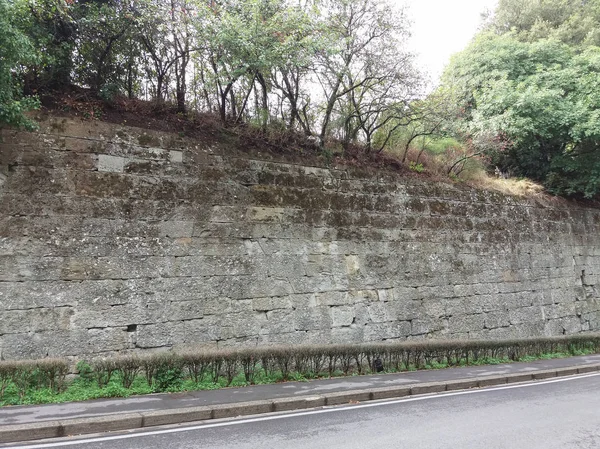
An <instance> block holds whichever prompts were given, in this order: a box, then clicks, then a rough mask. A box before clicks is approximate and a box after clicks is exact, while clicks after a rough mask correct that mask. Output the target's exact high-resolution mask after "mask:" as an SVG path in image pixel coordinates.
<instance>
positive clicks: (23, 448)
mask: <svg viewBox="0 0 600 449" xmlns="http://www.w3.org/2000/svg"><path fill="white" fill-rule="evenodd" d="M595 376H600V373H592V374H583V375H574V376H567V377H561V378H554V379H549V380H539V381H532V382H530V383H523V384H515V385H505V386H499V387H486V388H481V389H476V390H462V391H455V392H452V393H433V394H428V395H421V396H415V397H408V398H402V399H392V400H383V401H376V402H375V401H374V402H368V403H365V404H357V405H348V406H339V405H338V406H332V408H323V409H318V410H308V411H305V412H296V413H289V414H284V415H268V416H259V417H255V418H246V419H235V420H233V421H222V422H216V423H210V424H200V425H196V426H191V427H179V428H175V429H163V430H152V431H148V432H136V433H132V434H126V435H113V436H105V437H94V438H81V439H77V440H72V441H58V442H55V443H41V444H32V445H28V446H14V447H15V449H43V448H53V447H67V446H74V445H77V444H86V443H100V442H105V441H115V440H126V439H130V438H140V437H147V436H153V435H165V434H170V433H180V432H190V431H194V430H200V429H212V428H215V427H227V426H237V425H240V424H249V423H256V422H261V421H274V420H277V419H287V418H295V417H298V416H307V415H319V414H322V413H339V412H346V411H352V410H357V409H361V408H370V407H382V406H386V405H394V404H401V403H404V402H416V401H427V400H431V399H442V398H446V397H450V396H462V395H466V394H477V393H488V392H491V391H500V390H511V389H513V388H528V387H536V386H539V385H546V384H552V383H558V382H568V381H571V380H578V379H585V378H587V377H595ZM134 430H135V429H134Z"/></svg>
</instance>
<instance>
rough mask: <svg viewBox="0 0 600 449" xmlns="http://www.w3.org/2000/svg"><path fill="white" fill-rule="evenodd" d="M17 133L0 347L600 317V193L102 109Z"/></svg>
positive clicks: (2, 271)
mask: <svg viewBox="0 0 600 449" xmlns="http://www.w3.org/2000/svg"><path fill="white" fill-rule="evenodd" d="M2 139H3V142H2V144H0V145H1V146H2V147H1V148H2V149H1V151H0V167H4V168H6V169H4V168H3V169H2V170H0V173H1V175H0V356H1V357H2V358H6V359H12V358H23V357H43V356H67V357H75V356H82V355H98V354H107V353H114V352H128V351H137V350H145V349H156V348H171V347H176V346H182V345H198V344H202V345H212V346H221V345H262V344H279V343H339V342H344V343H353V342H365V341H381V340H404V339H411V338H445V339H450V338H507V337H511V338H512V337H530V336H538V335H559V334H573V333H578V332H583V331H590V330H593V331H596V330H600V322H599V318H600V305H599V304H598V300H599V294H598V285H599V280H600V232H599V227H600V211H598V210H596V209H591V208H584V207H581V206H578V205H575V204H559V203H556V204H554V205H541V204H538V203H535V202H534V201H531V200H527V199H519V198H515V197H510V196H506V195H502V194H499V193H495V192H486V191H480V190H475V189H469V188H466V187H461V186H453V185H451V184H443V183H431V182H430V183H427V182H422V181H418V180H414V179H402V178H400V177H398V176H397V175H395V174H393V173H388V172H385V171H381V172H377V173H373V172H369V171H367V170H362V169H358V168H352V167H333V168H330V169H328V168H322V167H312V166H302V165H298V164H292V163H289V162H286V161H283V160H267V159H266V158H265V160H258V159H256V158H251V157H250V156H248V155H245V154H242V153H236V152H235V151H233V150H231V149H226V148H225V149H224V148H222V147H220V146H218V145H212V144H208V143H205V142H198V141H190V140H186V139H184V138H180V137H178V136H175V135H171V134H166V133H159V132H153V131H143V130H139V129H134V128H127V127H124V126H115V125H108V124H104V123H95V122H78V121H74V120H63V119H51V120H49V121H48V122H45V123H44V124H43V125H42V128H41V130H40V132H39V133H27V132H19V131H9V130H3V131H2Z"/></svg>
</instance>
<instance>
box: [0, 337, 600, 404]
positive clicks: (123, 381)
mask: <svg viewBox="0 0 600 449" xmlns="http://www.w3.org/2000/svg"><path fill="white" fill-rule="evenodd" d="M598 352H600V334H581V335H573V336H561V337H546V338H532V339H514V340H491V341H489V340H486V341H482V340H450V341H438V340H418V341H403V342H382V343H368V344H360V345H310V346H309V345H298V346H269V347H262V348H243V349H201V348H200V349H188V350H183V351H168V352H160V353H152V354H142V355H127V356H118V357H113V358H97V359H92V360H87V361H86V360H81V361H80V362H79V363H77V375H78V378H79V379H81V380H82V381H85V382H88V383H93V384H95V385H97V386H98V387H99V388H105V387H106V386H107V385H108V384H109V382H111V380H112V381H113V382H114V381H116V380H118V382H119V383H120V385H121V386H122V387H123V388H125V389H128V388H130V387H131V386H132V384H133V382H134V381H135V380H136V379H137V378H139V377H140V376H143V378H144V379H145V382H146V383H147V385H148V387H149V388H150V389H151V391H167V390H171V391H173V390H174V389H175V390H176V389H177V388H178V387H179V386H181V385H182V384H183V382H184V381H191V382H193V383H194V384H200V383H202V382H212V383H214V384H217V383H220V384H221V385H230V384H231V383H232V382H233V380H234V379H235V378H242V379H243V380H244V382H245V383H248V384H252V383H254V382H255V379H256V378H257V376H258V375H259V374H260V375H261V376H263V377H271V378H272V377H273V376H278V377H277V378H278V379H281V380H289V379H290V378H292V377H293V378H314V377H318V376H334V375H352V374H368V373H371V372H373V371H376V370H377V369H376V368H379V370H381V369H383V370H384V371H388V372H394V371H404V370H414V369H424V368H432V367H433V368H435V367H442V366H459V365H472V364H481V363H486V362H490V361H503V360H507V361H510V360H512V361H517V360H521V359H523V358H524V357H525V358H526V357H532V358H536V357H540V356H543V355H544V354H557V353H559V354H565V355H577V354H582V353H598ZM68 372H69V362H68V361H67V360H60V359H43V360H34V361H27V360H23V361H0V400H1V399H2V398H3V396H4V393H5V391H6V389H7V387H8V386H9V385H11V384H12V385H13V388H15V389H16V391H17V392H18V394H19V397H20V398H21V399H23V397H24V396H25V394H26V392H27V391H28V390H29V389H34V390H35V389H38V390H39V389H44V388H45V389H50V390H52V391H55V392H57V393H58V392H60V391H62V390H63V389H64V388H65V387H66V385H67V382H66V376H67V374H68Z"/></svg>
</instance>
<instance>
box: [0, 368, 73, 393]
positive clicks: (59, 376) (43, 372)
mask: <svg viewBox="0 0 600 449" xmlns="http://www.w3.org/2000/svg"><path fill="white" fill-rule="evenodd" d="M68 373H69V362H68V361H66V360H62V359H50V358H49V359H42V360H33V361H29V360H20V361H14V362H13V361H9V362H6V361H0V399H2V398H3V397H4V392H5V391H6V388H7V387H8V385H9V384H10V383H11V382H12V383H13V384H14V386H15V387H16V389H17V392H18V394H19V397H20V398H21V400H23V398H24V397H25V394H26V393H27V390H28V389H29V388H31V387H32V386H33V387H35V388H37V389H42V388H49V389H51V390H52V391H54V392H57V393H59V392H60V391H62V390H63V389H64V388H65V387H66V377H67V374H68Z"/></svg>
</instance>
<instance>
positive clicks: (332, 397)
mask: <svg viewBox="0 0 600 449" xmlns="http://www.w3.org/2000/svg"><path fill="white" fill-rule="evenodd" d="M598 371H600V364H593V365H581V366H573V367H568V368H557V369H551V370H538V371H534V372H531V373H517V374H503V375H497V376H487V377H477V378H473V379H457V380H450V381H443V382H427V383H417V384H413V385H405V386H390V387H379V388H371V389H365V390H352V391H341V392H340V391H338V392H334V393H324V394H322V395H310V396H299V397H291V398H278V399H265V400H259V401H250V402H238V403H232V404H221V405H211V406H203V407H186V408H179V409H170V410H153V411H147V412H139V413H128V414H121V415H104V416H96V417H92V418H78V419H65V420H56V421H46V422H40V423H29V424H17V425H5V426H1V427H0V443H15V442H22V441H31V440H41V439H47V438H58V437H65V436H72V435H84V434H91V433H100V432H112V431H119V430H133V429H141V428H144V427H152V426H162V425H169V424H180V423H187V422H195V421H205V420H210V419H222V418H233V417H237V416H247V415H258V414H263V413H271V412H282V411H292V410H303V409H309V408H315V407H324V406H333V405H341V404H350V403H356V402H365V401H372V400H379V399H394V398H401V397H406V396H415V395H421V394H432V393H440V392H444V391H457V390H466V389H470V388H481V387H488V386H494V385H506V384H513V383H517V382H527V381H531V380H541V379H549V378H553V377H564V376H572V375H575V374H585V373H593V372H598Z"/></svg>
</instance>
